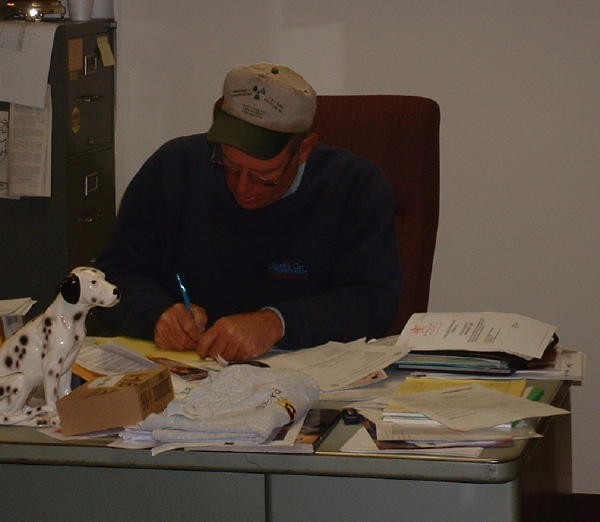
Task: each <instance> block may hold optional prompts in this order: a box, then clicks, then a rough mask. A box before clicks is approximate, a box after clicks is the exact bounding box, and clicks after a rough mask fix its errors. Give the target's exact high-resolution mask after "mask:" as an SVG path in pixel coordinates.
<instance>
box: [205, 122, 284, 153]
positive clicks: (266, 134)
mask: <svg viewBox="0 0 600 522" xmlns="http://www.w3.org/2000/svg"><path fill="white" fill-rule="evenodd" d="M292 136H293V134H291V133H287V132H277V131H273V130H270V129H265V128H263V127H258V126H257V125H252V124H251V123H248V122H245V121H243V120H240V119H239V118H236V117H234V116H231V115H230V114H227V113H226V112H223V111H219V113H218V114H217V116H216V117H215V119H214V121H213V124H212V126H211V127H210V129H209V131H208V136H207V138H208V141H212V142H214V143H225V144H227V145H231V146H232V147H235V148H236V149H240V150H241V151H243V152H245V153H246V154H248V155H250V156H252V157H254V158H259V159H270V158H273V157H275V156H277V154H279V153H280V152H281V151H282V150H283V148H284V147H285V146H286V145H287V144H288V143H289V141H290V139H291V138H292Z"/></svg>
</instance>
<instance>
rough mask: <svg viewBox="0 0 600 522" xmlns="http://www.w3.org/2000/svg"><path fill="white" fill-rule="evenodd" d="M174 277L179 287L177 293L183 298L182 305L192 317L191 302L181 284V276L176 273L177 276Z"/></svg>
mask: <svg viewBox="0 0 600 522" xmlns="http://www.w3.org/2000/svg"><path fill="white" fill-rule="evenodd" d="M175 277H177V284H178V285H179V291H180V292H181V297H183V304H184V305H185V307H186V308H187V309H188V310H189V312H190V313H191V314H192V315H193V312H192V301H191V299H190V294H188V291H187V288H186V287H185V285H184V284H183V280H182V279H181V276H180V275H179V274H178V273H177V274H175Z"/></svg>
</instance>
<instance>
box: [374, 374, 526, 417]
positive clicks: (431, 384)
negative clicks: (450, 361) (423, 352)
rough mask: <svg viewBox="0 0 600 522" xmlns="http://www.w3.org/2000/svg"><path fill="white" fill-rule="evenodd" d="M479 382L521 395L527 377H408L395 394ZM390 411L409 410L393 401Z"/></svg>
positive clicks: (482, 384) (389, 406)
mask: <svg viewBox="0 0 600 522" xmlns="http://www.w3.org/2000/svg"><path fill="white" fill-rule="evenodd" d="M473 384H479V385H480V386H484V387H486V388H489V389H491V390H495V391H499V392H503V393H507V394H508V395H512V396H514V397H521V396H522V395H523V392H524V391H525V387H526V385H527V381H526V379H509V380H502V379H438V378H437V377H410V376H409V377H407V378H406V380H405V381H404V382H403V383H402V384H401V385H400V387H399V388H398V389H397V390H396V393H395V394H394V396H395V397H400V396H401V395H408V394H411V393H419V392H427V391H434V390H435V391H437V390H445V389H448V388H455V387H458V386H466V385H467V386H468V385H473ZM385 409H386V411H388V412H398V413H400V412H409V411H410V410H408V409H407V408H405V407H404V406H401V405H400V404H396V403H393V402H392V403H391V404H388V405H387V406H386V408H385Z"/></svg>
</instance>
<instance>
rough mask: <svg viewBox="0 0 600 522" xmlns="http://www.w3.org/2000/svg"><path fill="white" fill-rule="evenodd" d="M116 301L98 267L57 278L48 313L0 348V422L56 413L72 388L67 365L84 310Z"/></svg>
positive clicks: (81, 333) (81, 332)
mask: <svg viewBox="0 0 600 522" xmlns="http://www.w3.org/2000/svg"><path fill="white" fill-rule="evenodd" d="M119 300H120V294H119V289H118V288H117V287H116V286H114V285H112V284H111V283H109V282H108V281H106V278H105V275H104V273H103V272H101V271H100V270H97V269H96V268H91V267H77V268H75V269H74V270H73V271H72V272H71V273H70V274H69V275H68V276H67V277H66V278H65V279H63V280H62V281H61V282H60V284H59V285H58V290H57V295H56V298H55V299H54V301H53V302H52V304H51V305H50V306H49V307H48V308H47V309H46V311H45V312H44V313H43V314H41V315H39V316H37V317H36V318H35V319H32V320H31V321H28V322H27V323H26V324H25V325H23V327H21V328H20V329H19V330H17V331H16V332H15V333H14V334H13V335H11V336H10V337H9V338H8V339H6V341H5V342H4V344H3V345H2V346H1V347H0V424H25V425H28V424H31V425H34V424H37V423H40V422H41V421H40V419H36V417H38V416H39V415H44V416H45V417H47V418H52V417H53V416H54V418H55V417H56V401H57V400H58V399H59V397H62V396H63V395H66V394H67V393H68V392H69V391H70V389H71V366H72V365H73V363H74V362H75V358H76V357H77V354H78V352H79V349H80V348H81V345H82V343H83V340H84V338H85V335H86V328H85V319H86V317H87V314H88V312H89V311H90V310H91V309H92V308H94V307H96V306H101V307H112V306H115V305H116V304H117V303H118V302H119ZM40 386H42V387H43V392H44V401H45V403H44V404H43V405H41V406H37V407H31V406H30V405H28V404H27V401H28V400H29V398H30V396H31V394H32V393H33V392H34V391H35V390H36V389H37V388H38V387H40ZM52 423H54V421H52Z"/></svg>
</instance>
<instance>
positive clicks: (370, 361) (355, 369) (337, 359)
mask: <svg viewBox="0 0 600 522" xmlns="http://www.w3.org/2000/svg"><path fill="white" fill-rule="evenodd" d="M406 353H407V352H406V349H405V348H402V347H400V346H385V345H379V344H375V343H367V342H366V341H365V340H364V339H360V340H356V341H352V342H350V343H338V342H329V343H326V344H324V345H321V346H317V347H316V348H305V349H303V350H298V351H295V352H287V353H281V352H279V354H278V355H271V356H267V357H266V358H264V361H265V362H266V363H267V364H268V365H269V366H271V367H272V368H285V369H290V370H298V371H302V372H304V373H307V374H309V375H312V376H313V377H314V378H315V379H316V380H317V381H318V383H319V388H320V389H321V391H323V392H327V391H334V390H342V389H346V388H350V387H352V386H353V385H354V384H355V383H356V382H357V381H359V380H360V379H362V378H364V377H366V376H367V375H369V374H371V373H373V372H375V371H377V370H381V369H383V368H386V367H387V366H389V365H390V364H392V363H394V362H395V361H397V360H398V359H400V358H401V357H403V356H404V355H405V354H406Z"/></svg>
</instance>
